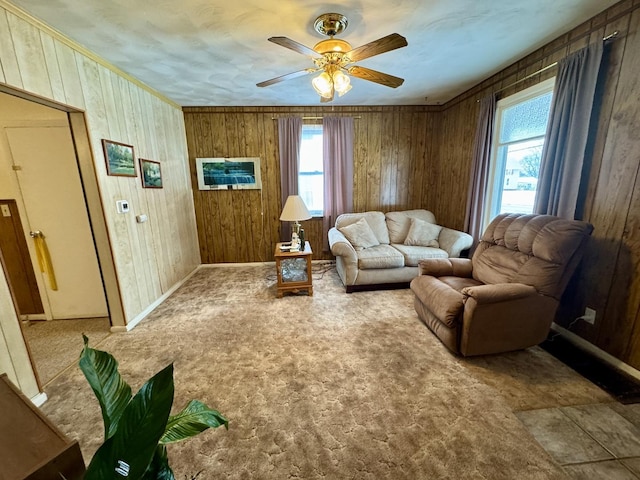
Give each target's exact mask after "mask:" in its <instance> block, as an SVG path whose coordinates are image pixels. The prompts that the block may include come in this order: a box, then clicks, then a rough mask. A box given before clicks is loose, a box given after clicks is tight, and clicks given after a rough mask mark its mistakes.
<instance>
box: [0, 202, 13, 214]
mask: <svg viewBox="0 0 640 480" xmlns="http://www.w3.org/2000/svg"><path fill="white" fill-rule="evenodd" d="M0 209H2V216H3V217H10V216H11V210H9V205H6V204H4V205H0Z"/></svg>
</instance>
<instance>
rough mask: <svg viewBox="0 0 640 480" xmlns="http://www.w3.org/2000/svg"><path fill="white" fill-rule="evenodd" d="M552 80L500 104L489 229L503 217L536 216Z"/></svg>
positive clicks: (489, 194) (486, 218) (487, 216)
mask: <svg viewBox="0 0 640 480" xmlns="http://www.w3.org/2000/svg"><path fill="white" fill-rule="evenodd" d="M554 81H555V79H553V78H551V79H549V80H546V81H544V82H541V83H539V84H538V85H535V86H533V87H531V88H528V89H526V90H523V91H522V92H519V93H517V94H515V95H511V96H510V97H507V98H505V99H503V100H500V101H499V102H498V104H497V110H496V125H495V129H494V131H495V135H494V140H493V145H492V147H491V174H490V178H489V185H488V189H487V199H486V200H487V201H486V206H487V207H486V212H485V216H484V223H485V227H486V225H488V224H489V222H490V221H491V219H493V218H494V217H495V216H496V215H498V214H500V213H532V212H533V203H534V201H535V197H536V186H537V184H538V175H539V174H540V159H541V157H542V146H543V145H544V137H545V132H546V130H547V122H548V120H549V110H550V108H551V98H552V95H553V84H554Z"/></svg>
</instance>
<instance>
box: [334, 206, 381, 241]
mask: <svg viewBox="0 0 640 480" xmlns="http://www.w3.org/2000/svg"><path fill="white" fill-rule="evenodd" d="M361 218H364V219H365V220H366V221H367V223H368V224H369V226H370V227H371V230H373V233H374V234H375V236H376V238H377V239H378V242H379V243H384V244H387V245H388V244H389V243H390V242H389V233H388V231H387V224H386V222H385V219H384V213H382V212H364V213H343V214H342V215H339V216H338V218H336V228H337V229H338V230H340V229H341V228H342V227H346V226H347V225H351V224H352V223H356V222H357V221H358V220H360V219H361Z"/></svg>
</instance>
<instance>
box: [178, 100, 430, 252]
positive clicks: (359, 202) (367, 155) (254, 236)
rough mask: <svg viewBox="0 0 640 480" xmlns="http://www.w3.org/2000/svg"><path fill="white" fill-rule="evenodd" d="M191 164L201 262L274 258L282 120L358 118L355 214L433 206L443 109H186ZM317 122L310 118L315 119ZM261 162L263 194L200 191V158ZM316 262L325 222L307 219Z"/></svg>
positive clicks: (277, 236)
mask: <svg viewBox="0 0 640 480" xmlns="http://www.w3.org/2000/svg"><path fill="white" fill-rule="evenodd" d="M183 110H184V116H185V125H186V131H187V144H188V149H189V165H190V168H191V182H192V185H193V195H194V203H195V208H196V219H197V223H198V235H199V240H200V254H201V258H202V262H203V263H222V262H256V261H272V260H273V248H274V244H275V242H277V241H279V238H280V220H279V217H280V213H281V210H282V205H281V200H280V168H279V155H278V131H277V120H276V118H277V117H282V116H289V115H296V116H302V117H318V116H325V115H326V116H329V115H336V116H353V117H354V118H355V121H354V124H355V127H354V137H355V146H354V210H355V211H367V210H382V211H391V210H396V209H397V210H401V209H407V208H422V207H424V208H428V205H429V204H428V202H427V203H425V202H426V200H428V199H430V198H431V197H433V196H434V195H433V192H430V190H429V189H430V188H435V184H434V182H433V181H432V179H430V178H429V172H430V170H431V164H432V162H434V161H435V159H434V158H433V151H434V148H435V147H434V141H435V140H436V139H437V133H436V130H437V122H436V121H435V118H436V115H437V114H438V112H439V110H440V108H439V107H317V108H312V107H308V108H293V107H292V108H274V107H268V108H267V107H265V108H242V107H237V108H230V107H224V108H223V107H220V108H214V107H185V108H184V109H183ZM310 121H312V120H310ZM201 157H260V159H261V175H262V190H230V191H227V190H224V191H200V190H198V183H197V179H196V172H195V159H196V158H201ZM303 225H304V228H305V232H306V236H307V239H308V240H309V241H310V243H311V247H312V249H313V252H314V258H316V259H320V258H332V257H331V255H330V254H329V253H323V252H322V239H321V231H322V222H321V220H320V219H313V220H310V221H307V222H303Z"/></svg>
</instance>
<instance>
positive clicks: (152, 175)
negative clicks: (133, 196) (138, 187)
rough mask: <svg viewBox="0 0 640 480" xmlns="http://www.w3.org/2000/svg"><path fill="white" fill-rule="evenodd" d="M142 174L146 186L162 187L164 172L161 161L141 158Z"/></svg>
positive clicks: (143, 184) (143, 183)
mask: <svg viewBox="0 0 640 480" xmlns="http://www.w3.org/2000/svg"><path fill="white" fill-rule="evenodd" d="M140 176H141V177H142V186H143V187H144V188H162V172H161V171H160V162H154V161H153V160H145V159H144V158H141V159H140Z"/></svg>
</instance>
